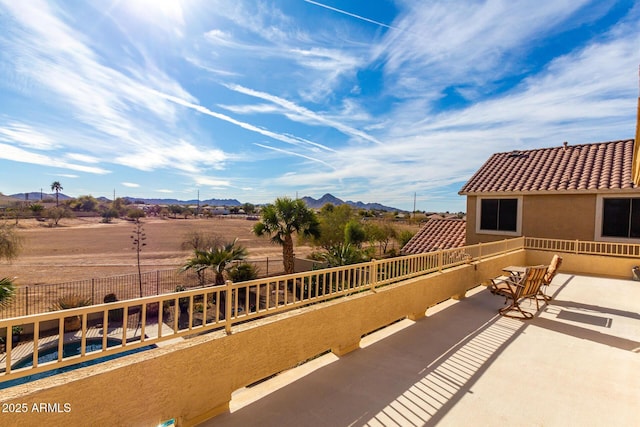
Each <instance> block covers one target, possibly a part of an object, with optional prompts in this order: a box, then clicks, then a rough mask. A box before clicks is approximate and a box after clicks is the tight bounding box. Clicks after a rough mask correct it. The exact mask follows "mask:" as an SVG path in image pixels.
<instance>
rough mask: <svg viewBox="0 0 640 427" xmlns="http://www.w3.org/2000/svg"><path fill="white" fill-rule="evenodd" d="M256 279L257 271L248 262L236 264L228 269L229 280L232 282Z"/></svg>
mask: <svg viewBox="0 0 640 427" xmlns="http://www.w3.org/2000/svg"><path fill="white" fill-rule="evenodd" d="M257 278H258V269H257V268H256V266H255V265H253V264H250V263H248V262H242V263H240V264H236V265H234V266H233V267H231V268H230V269H229V279H231V280H232V281H233V282H236V283H237V282H245V281H247V280H253V279H257Z"/></svg>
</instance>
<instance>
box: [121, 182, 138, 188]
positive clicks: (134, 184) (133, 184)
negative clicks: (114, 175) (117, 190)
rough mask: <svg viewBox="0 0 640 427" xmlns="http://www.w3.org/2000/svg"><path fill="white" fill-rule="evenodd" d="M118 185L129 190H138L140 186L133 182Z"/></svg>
mask: <svg viewBox="0 0 640 427" xmlns="http://www.w3.org/2000/svg"><path fill="white" fill-rule="evenodd" d="M120 184H122V185H123V186H125V187H129V188H139V187H140V184H136V183H134V182H121V183H120Z"/></svg>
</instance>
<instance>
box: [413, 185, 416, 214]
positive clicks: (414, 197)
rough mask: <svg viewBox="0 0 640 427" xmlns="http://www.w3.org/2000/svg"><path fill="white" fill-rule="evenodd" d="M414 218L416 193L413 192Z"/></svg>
mask: <svg viewBox="0 0 640 427" xmlns="http://www.w3.org/2000/svg"><path fill="white" fill-rule="evenodd" d="M413 217H414V218H415V217H416V193H415V191H414V192H413Z"/></svg>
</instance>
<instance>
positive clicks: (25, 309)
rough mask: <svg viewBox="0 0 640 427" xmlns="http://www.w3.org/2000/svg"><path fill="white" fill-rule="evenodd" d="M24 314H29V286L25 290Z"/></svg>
mask: <svg viewBox="0 0 640 427" xmlns="http://www.w3.org/2000/svg"><path fill="white" fill-rule="evenodd" d="M24 314H25V316H28V315H29V287H28V286H25V292H24Z"/></svg>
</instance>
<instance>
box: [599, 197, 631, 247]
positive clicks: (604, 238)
mask: <svg viewBox="0 0 640 427" xmlns="http://www.w3.org/2000/svg"><path fill="white" fill-rule="evenodd" d="M605 199H640V194H638V193H634V194H629V193H620V194H607V195H604V194H598V197H597V198H596V219H595V230H594V234H593V235H594V240H595V241H598V242H611V243H640V237H614V236H603V235H602V229H603V226H604V224H603V220H604V200H605Z"/></svg>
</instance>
